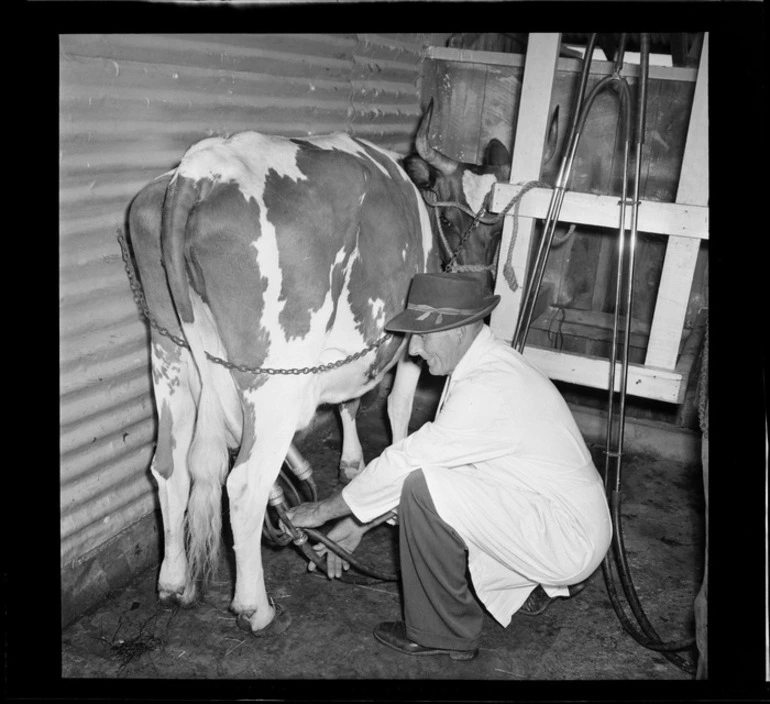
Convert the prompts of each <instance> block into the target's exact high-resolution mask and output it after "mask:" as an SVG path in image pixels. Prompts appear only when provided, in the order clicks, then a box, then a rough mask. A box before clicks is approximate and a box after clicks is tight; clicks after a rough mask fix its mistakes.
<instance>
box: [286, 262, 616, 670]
mask: <svg viewBox="0 0 770 704" xmlns="http://www.w3.org/2000/svg"><path fill="white" fill-rule="evenodd" d="M499 300H500V297H499V296H494V295H485V293H484V290H483V288H482V284H481V281H480V279H479V278H477V277H475V276H472V275H463V274H418V275H416V276H415V277H414V280H413V281H412V286H411V289H410V291H409V298H408V301H407V308H406V310H405V311H403V312H402V313H400V314H398V315H397V316H395V318H393V319H392V320H391V321H390V322H389V323H388V324H387V325H386V329H387V330H390V331H393V332H403V333H408V334H411V339H410V341H409V352H410V354H412V355H419V356H420V357H422V358H423V359H424V360H425V361H426V362H427V364H428V369H429V371H430V373H431V374H434V375H447V376H448V379H447V381H446V385H445V387H444V392H443V395H442V399H441V401H440V403H439V410H438V413H437V414H436V418H435V420H434V421H433V422H429V423H426V424H425V425H423V426H422V427H421V428H420V429H419V430H417V431H416V432H414V433H412V434H411V435H409V436H408V437H407V438H405V439H403V440H401V441H400V442H397V443H395V444H393V445H391V446H390V447H388V448H387V449H386V450H385V451H384V452H383V453H382V454H381V455H380V456H379V457H378V458H377V459H375V460H373V461H372V462H370V463H369V464H368V465H367V466H366V468H365V469H364V470H363V471H362V472H361V473H360V474H359V475H358V476H356V477H354V478H353V480H352V481H351V482H350V483H349V484H348V485H347V486H345V487H344V488H343V489H342V490H341V492H339V493H336V494H334V495H332V496H331V497H330V498H328V499H325V500H323V501H319V502H315V503H306V504H302V505H300V506H297V507H295V508H294V509H291V510H290V511H289V518H290V520H292V522H293V523H294V524H295V525H297V526H304V527H316V526H320V525H323V524H324V523H326V522H327V521H330V520H333V519H338V518H342V519H343V520H341V521H339V522H338V523H337V524H336V525H335V526H334V527H333V528H332V530H331V532H330V533H329V536H330V537H331V538H332V539H334V540H336V541H337V542H339V543H340V544H341V545H342V547H345V548H346V549H347V550H349V551H352V550H355V548H356V547H357V546H358V544H359V543H360V541H361V537H362V536H363V534H364V533H365V532H366V530H367V529H368V528H369V525H367V524H371V523H372V522H373V521H374V520H375V519H376V518H378V517H379V516H381V515H382V514H385V513H387V512H388V511H391V510H394V509H395V510H397V512H398V525H399V541H400V542H399V545H400V547H399V552H400V561H401V579H402V587H403V595H404V621H396V622H386V623H381V624H379V625H378V626H377V627H376V628H375V630H374V636H375V638H377V640H378V641H380V642H381V643H383V644H385V645H387V646H389V647H391V648H394V649H396V650H398V651H400V652H402V653H405V654H409V655H439V654H448V655H450V657H452V658H453V659H455V660H470V659H472V658H474V657H475V656H476V655H477V654H478V645H479V639H480V636H481V630H482V624H483V620H484V608H483V607H485V608H486V610H487V611H488V612H489V613H490V614H491V615H492V616H493V617H494V618H495V619H496V620H497V621H498V622H499V623H500V624H502V625H503V626H507V625H508V623H509V622H510V620H511V616H512V615H513V614H514V613H516V612H517V611H518V610H520V609H523V610H524V611H525V612H529V613H541V612H542V610H543V609H544V608H545V607H546V606H547V605H548V604H549V603H550V602H551V601H552V600H553V599H554V598H557V597H564V596H570V594H571V593H575V591H576V590H575V587H574V585H579V584H580V583H582V582H584V581H585V580H586V579H587V578H588V577H589V576H590V575H591V574H592V573H593V572H594V570H596V568H597V567H598V566H599V564H600V563H601V561H602V559H603V557H604V555H605V553H606V551H607V549H608V547H609V544H610V539H611V534H612V528H611V523H610V515H609V510H608V508H607V502H606V499H605V494H604V488H603V484H602V480H601V477H600V476H599V474H598V472H597V471H596V468H595V467H594V465H593V462H592V460H591V455H590V454H589V452H588V449H587V447H586V445H585V442H584V441H583V438H582V436H581V434H580V431H579V430H578V428H577V425H576V424H575V421H574V419H573V417H572V414H571V413H570V410H569V408H568V406H567V404H566V403H565V401H564V399H563V398H562V397H561V395H560V394H559V392H558V391H557V389H556V388H555V386H554V385H553V384H552V383H551V382H550V380H549V379H548V378H547V377H546V376H544V375H543V374H542V373H540V372H539V371H538V370H536V369H535V368H534V367H533V366H532V365H531V364H529V362H527V361H526V360H525V359H524V357H523V356H522V355H521V354H519V353H518V352H517V351H515V350H514V349H513V348H511V347H510V346H509V345H507V344H506V343H504V342H502V341H500V340H498V339H496V338H495V337H494V335H493V334H492V332H491V330H490V329H489V328H488V327H487V326H486V325H485V324H484V323H483V319H484V318H485V317H486V316H487V315H489V313H490V312H491V311H492V309H493V308H494V307H495V306H496V305H497V304H498V302H499ZM351 514H352V515H351ZM316 549H318V550H319V551H322V552H326V549H325V548H321V547H320V546H317V548H316ZM327 565H328V567H327V569H328V571H329V576H330V577H334V576H340V574H341V571H342V569H343V568H345V567H347V565H346V564H344V563H343V561H342V560H341V559H340V558H339V557H337V556H336V555H334V554H333V553H331V552H327ZM469 577H470V581H471V582H472V585H473V591H472V590H471V584H470V583H469ZM571 586H572V587H573V589H572V591H571V590H570V587H571ZM474 592H475V594H474ZM479 601H480V602H481V603H479ZM482 604H483V607H482Z"/></svg>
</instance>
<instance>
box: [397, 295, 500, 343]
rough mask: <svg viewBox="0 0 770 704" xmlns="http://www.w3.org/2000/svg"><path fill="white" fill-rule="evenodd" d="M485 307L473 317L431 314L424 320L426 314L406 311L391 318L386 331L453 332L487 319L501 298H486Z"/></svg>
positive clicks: (495, 296)
mask: <svg viewBox="0 0 770 704" xmlns="http://www.w3.org/2000/svg"><path fill="white" fill-rule="evenodd" d="M484 303H485V305H484V307H483V308H480V309H479V310H478V311H476V312H475V313H472V314H471V315H448V314H447V313H441V314H438V313H431V314H430V315H428V316H427V317H425V319H424V320H419V318H422V317H423V316H424V313H422V312H421V311H416V310H408V309H407V310H405V311H403V312H401V313H399V314H398V315H396V316H394V317H393V318H391V319H390V320H389V321H388V322H387V323H386V324H385V329H386V330H387V331H389V332H405V333H418V334H419V333H427V332H441V331H442V330H451V329H452V328H459V327H462V326H463V325H468V324H469V323H474V322H476V321H477V320H482V319H483V318H486V317H487V316H488V315H489V314H490V313H491V312H492V311H493V310H494V309H495V307H496V306H497V304H498V303H500V296H497V295H493V296H486V297H485V298H484Z"/></svg>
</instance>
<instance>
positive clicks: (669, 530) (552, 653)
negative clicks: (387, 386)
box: [62, 388, 704, 698]
mask: <svg viewBox="0 0 770 704" xmlns="http://www.w3.org/2000/svg"><path fill="white" fill-rule="evenodd" d="M436 400H437V390H436V389H433V388H428V389H427V390H424V391H423V392H422V393H421V394H420V395H419V396H418V398H417V402H416V412H415V414H414V417H413V418H414V419H413V426H415V427H417V426H419V425H420V424H421V423H422V422H425V420H427V419H428V418H429V417H431V415H432V413H433V411H434V409H435V403H436ZM359 418H360V431H361V432H360V434H361V438H362V442H363V443H364V451H365V454H366V457H367V459H369V458H372V457H374V456H376V455H377V454H378V453H379V452H380V451H381V450H382V449H383V448H384V447H385V446H386V445H387V443H388V435H387V432H386V427H387V425H386V422H385V418H384V411H383V404H382V400H381V399H380V398H379V395H378V394H377V393H376V392H372V394H370V395H369V396H368V397H366V398H365V399H364V404H362V409H361V412H360V416H359ZM322 428H323V431H322V432H316V433H315V434H311V435H310V436H307V437H305V438H304V439H303V440H302V442H301V443H300V444H299V449H300V450H301V452H302V453H303V454H304V455H305V457H306V458H308V459H309V460H310V461H311V462H312V464H313V467H314V469H315V475H314V476H315V479H316V481H317V483H318V485H319V492H320V494H321V496H326V495H328V494H329V493H330V492H331V491H332V490H333V489H334V488H335V486H336V473H337V470H336V466H337V462H338V457H339V431H338V429H337V427H336V426H335V425H334V424H333V423H329V424H326V425H324V426H322ZM592 452H594V458H595V461H596V463H597V467H600V468H602V467H603V465H604V460H603V456H602V453H601V448H592ZM623 476H624V479H623V512H622V515H623V529H624V536H625V544H626V548H627V554H628V561H629V564H630V567H631V570H632V574H633V579H634V582H635V586H636V589H637V592H638V594H639V598H640V601H641V603H642V605H643V607H644V609H645V611H646V613H647V616H648V617H649V619H650V621H651V623H652V624H653V626H654V627H655V628H656V630H657V631H658V633H659V634H660V635H661V637H663V638H664V639H681V638H686V637H691V636H694V620H693V600H694V598H695V594H696V592H697V590H698V588H699V586H700V581H701V577H702V569H703V545H704V529H703V518H704V514H703V512H704V505H703V491H702V476H701V468H700V465H699V464H697V465H692V466H688V465H683V464H678V463H674V462H668V461H663V460H659V459H655V458H652V457H638V456H636V457H635V456H628V455H627V456H626V458H625V462H624V473H623ZM357 555H358V556H359V557H360V558H361V559H362V560H363V561H364V562H368V563H370V564H372V565H375V566H378V567H380V568H384V569H387V570H390V571H394V570H395V569H396V568H397V561H396V560H397V530H396V529H394V528H392V527H390V526H388V525H381V526H379V527H378V528H376V529H374V530H373V531H371V532H370V533H368V534H367V535H366V536H365V537H364V541H363V543H362V545H361V547H360V548H359V550H358V551H357ZM231 561H232V556H231V555H228V556H226V559H223V562H222V564H221V566H220V571H219V576H218V579H217V581H216V582H215V583H214V584H213V585H212V586H211V587H210V588H209V590H208V592H207V593H206V594H205V596H204V599H203V601H202V603H200V604H199V605H197V606H196V607H193V608H190V609H173V610H172V609H164V608H162V607H161V606H160V605H159V604H158V601H157V598H156V591H155V580H156V572H155V570H151V571H148V572H146V573H144V574H142V575H140V576H139V577H137V578H136V579H135V581H134V582H133V583H132V584H130V585H129V586H128V587H127V588H125V589H124V590H122V591H121V592H119V593H114V594H111V595H110V596H109V599H108V600H107V601H106V602H105V603H103V604H102V605H100V606H99V607H97V608H96V609H95V610H93V611H92V612H91V613H89V614H87V615H85V616H83V617H82V618H80V619H79V620H78V621H77V622H75V623H74V624H71V625H70V626H69V627H68V628H66V630H64V632H63V634H62V676H63V677H64V678H107V679H110V678H121V679H126V680H132V679H153V680H159V679H161V680H163V679H193V680H203V679H207V680H261V681H264V680H275V681H284V682H286V681H298V680H415V681H416V680H488V681H490V682H489V684H490V685H492V681H495V680H499V681H502V682H505V681H511V680H514V681H524V680H550V681H561V680H691V679H692V675H691V674H688V673H686V672H684V671H683V670H681V669H679V668H678V667H676V666H675V665H674V664H672V663H670V662H669V661H668V660H667V659H666V658H665V657H664V656H663V655H661V654H660V653H656V652H653V651H651V650H647V649H645V648H644V647H642V646H641V645H639V644H637V642H636V641H634V640H633V639H632V638H631V636H629V635H628V634H627V633H626V632H625V630H624V629H623V627H622V625H621V623H620V621H619V619H618V617H617V615H616V614H615V612H614V610H613V608H612V606H611V603H610V601H609V598H608V595H607V589H606V586H605V581H604V578H603V576H602V573H601V570H599V571H597V572H596V573H595V574H594V576H593V577H592V578H591V580H590V582H589V584H588V587H587V588H586V589H585V590H584V591H583V592H582V593H581V594H579V595H578V596H576V597H574V598H572V599H567V600H559V601H557V602H556V603H554V604H553V605H552V606H551V607H550V608H549V609H548V610H547V611H546V612H545V613H543V614H542V615H541V616H538V617H528V616H525V615H521V614H517V615H514V617H513V620H512V622H511V624H510V625H509V626H508V627H507V628H502V627H501V626H500V625H499V624H497V622H495V621H494V620H493V619H492V617H491V616H487V619H486V622H485V626H484V633H483V637H482V642H481V652H480V655H479V657H478V658H477V659H476V660H474V661H471V662H454V661H452V660H450V659H449V658H447V657H420V658H414V657H408V656H404V655H401V654H399V653H397V652H395V651H393V650H390V649H389V648H386V647H384V646H382V645H380V644H379V643H378V642H377V641H375V639H374V638H373V637H372V629H373V628H374V627H375V626H376V625H377V624H378V623H379V622H381V621H385V620H397V619H400V618H401V597H400V593H399V586H398V584H397V583H384V582H378V583H369V584H361V585H359V584H348V583H342V582H339V581H329V580H328V579H326V578H325V577H319V576H317V575H314V574H311V573H308V572H307V571H306V562H305V559H304V558H303V557H302V556H301V555H300V554H299V553H298V552H297V550H296V549H295V548H294V547H293V546H289V547H286V548H282V549H274V548H270V547H266V548H265V550H264V564H265V574H266V579H267V585H268V592H269V593H270V594H272V598H273V599H274V600H275V601H276V602H278V603H279V604H281V605H283V606H284V607H286V608H287V609H288V610H289V611H290V612H291V616H292V625H291V627H290V628H289V630H288V631H287V632H286V633H285V634H283V635H281V636H279V637H276V638H273V639H264V640H262V639H257V638H254V637H252V636H250V635H249V634H247V633H245V632H243V631H241V630H239V629H238V628H237V627H236V624H235V619H234V617H233V615H232V614H231V613H230V612H229V611H228V605H229V603H230V599H231V595H232V588H233V580H232V574H233V569H232V562H231ZM680 655H681V656H682V657H683V658H685V659H687V660H689V661H691V662H692V661H693V659H694V651H693V650H689V651H684V652H682V653H680ZM415 686H417V685H416V684H415ZM506 690H507V688H506ZM112 691H113V692H115V693H119V692H120V690H112ZM260 691H261V692H264V693H267V692H268V691H272V690H260ZM404 691H406V692H407V693H412V694H413V693H416V692H418V690H415V689H412V690H408V689H407V690H404ZM509 693H510V692H509ZM402 694H403V692H401V693H400V694H399V693H397V696H402ZM367 698H369V697H368V696H367Z"/></svg>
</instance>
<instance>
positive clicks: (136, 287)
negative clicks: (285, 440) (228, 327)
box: [118, 229, 393, 375]
mask: <svg viewBox="0 0 770 704" xmlns="http://www.w3.org/2000/svg"><path fill="white" fill-rule="evenodd" d="M118 243H119V244H120V249H121V253H122V255H123V265H124V267H125V270H126V274H127V275H128V283H129V284H130V286H131V291H132V293H133V296H134V301H136V303H137V305H138V306H139V308H140V310H141V311H142V314H143V315H144V317H145V318H147V322H149V323H150V325H152V327H154V328H155V329H156V330H157V331H158V332H159V333H160V334H161V335H163V336H164V337H167V338H169V339H170V340H172V341H173V342H175V343H176V344H177V345H179V346H180V347H184V348H186V349H188V350H189V349H190V345H189V344H188V343H187V341H186V340H183V339H182V338H181V337H177V336H176V335H174V334H173V333H171V332H170V331H169V330H168V329H167V328H164V327H163V326H162V325H160V323H158V321H157V320H156V319H155V316H153V314H152V313H151V312H150V309H149V307H148V306H147V301H146V299H145V297H144V292H143V291H142V285H141V284H140V283H139V281H138V280H137V278H136V274H135V273H134V269H133V265H132V263H131V257H130V255H129V253H128V246H127V244H126V239H125V237H124V236H123V233H122V232H121V231H120V229H118ZM391 337H393V335H392V334H391V333H389V332H387V333H385V334H384V335H383V336H382V337H380V338H379V339H377V340H375V341H374V342H370V343H369V344H368V345H367V346H366V347H364V349H362V350H361V351H360V352H355V353H353V354H350V355H348V356H347V357H345V359H338V360H337V361H336V362H329V363H328V364H319V365H317V366H315V367H300V368H294V369H284V368H274V367H250V366H248V365H246V364H235V363H234V362H228V361H227V360H226V359H222V358H221V357H217V356H215V355H213V354H211V353H209V352H205V354H206V357H207V358H208V359H209V360H210V361H212V362H214V363H215V364H221V365H222V366H223V367H226V368H227V369H230V370H236V371H239V372H246V373H249V374H268V375H275V374H293V375H299V374H319V373H321V372H327V371H330V370H332V369H338V368H339V367H342V366H344V365H346V364H349V363H350V362H353V361H354V360H356V359H359V358H360V357H363V356H364V355H366V354H368V353H369V352H371V351H372V350H373V349H376V348H378V347H380V346H381V345H382V344H384V343H385V342H386V341H387V340H388V339H390V338H391Z"/></svg>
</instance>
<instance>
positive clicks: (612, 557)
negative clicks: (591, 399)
mask: <svg viewBox="0 0 770 704" xmlns="http://www.w3.org/2000/svg"><path fill="white" fill-rule="evenodd" d="M595 42H596V34H592V35H591V38H590V40H589V42H588V46H587V47H586V51H585V56H584V58H583V67H582V71H581V76H580V86H579V89H578V93H577V96H576V98H575V104H574V109H573V113H572V123H571V125H570V132H569V137H568V139H567V143H566V148H565V151H564V156H563V157H562V161H561V166H560V168H559V172H558V175H557V178H556V184H555V187H554V191H553V194H552V197H551V202H550V205H549V208H548V211H547V214H546V218H545V224H544V227H543V235H542V237H541V239H540V245H539V248H538V252H537V255H536V259H535V262H534V265H533V267H534V268H533V272H532V275H531V276H530V277H529V281H528V282H527V286H526V288H525V290H524V293H523V295H522V303H521V308H520V309H519V317H518V320H517V323H516V330H515V332H514V336H513V341H512V345H513V347H514V348H516V349H517V350H518V351H519V352H523V350H524V344H525V342H526V339H527V332H528V330H529V325H530V322H531V319H532V312H533V310H534V306H535V301H536V298H537V293H538V291H539V289H540V283H541V281H542V278H543V272H544V271H545V265H546V261H547V258H548V251H549V249H550V247H551V242H552V240H553V236H554V232H555V229H556V223H557V221H558V217H559V212H560V210H561V206H562V202H563V200H564V193H565V191H566V187H567V184H568V182H569V178H570V174H571V171H572V165H573V162H574V158H575V152H576V151H577V146H578V142H579V140H580V136H581V134H582V131H583V127H584V125H585V122H586V118H587V116H588V112H589V111H590V109H591V106H592V105H593V102H594V100H595V98H596V96H597V95H599V93H601V92H602V91H604V90H606V89H607V88H610V89H612V90H613V91H614V92H615V93H616V94H617V96H618V98H619V101H620V123H621V133H622V136H623V152H624V153H623V177H622V195H621V200H620V217H619V223H620V224H619V227H618V272H617V280H616V290H615V317H614V325H613V336H612V346H611V353H610V357H609V360H610V364H609V379H608V390H609V398H608V413H607V447H606V451H605V452H606V462H605V471H604V486H605V491H606V494H607V501H608V503H609V506H610V514H611V516H612V526H613V542H612V547H611V550H610V552H609V553H608V554H607V557H606V558H605V559H604V562H603V563H602V571H603V573H604V580H605V583H606V585H607V593H608V595H609V597H610V601H611V602H612V606H613V608H614V609H615V612H616V614H617V615H618V618H619V619H620V622H621V623H622V625H623V627H624V628H625V630H626V631H627V632H628V633H629V634H630V635H631V636H632V637H633V638H634V639H635V640H636V641H637V642H638V643H640V644H641V645H643V646H644V647H645V648H648V649H650V650H655V651H658V652H660V653H661V654H662V655H663V656H664V657H666V658H667V659H668V660H669V661H671V662H672V663H674V664H675V665H676V666H677V667H679V668H680V669H682V670H684V671H685V672H688V673H694V672H695V668H694V666H693V665H692V663H690V662H688V661H686V660H684V659H683V658H681V657H679V656H678V655H676V654H675V652H676V651H681V650H686V649H689V648H691V647H692V646H693V645H694V644H695V639H694V638H688V639H684V640H677V641H671V642H664V641H663V640H662V639H661V638H660V637H659V636H658V634H657V633H656V631H655V629H654V628H653V627H652V624H651V623H650V622H649V620H648V619H647V616H646V615H645V613H644V610H643V609H642V607H641V604H640V603H639V598H638V596H637V594H636V589H635V588H634V584H633V582H632V580H631V574H630V571H629V568H628V562H627V559H626V551H625V545H624V542H623V530H622V525H621V518H620V515H621V511H620V506H621V461H622V456H623V432H624V423H625V402H626V386H627V381H628V353H629V342H630V337H631V335H630V327H631V322H630V321H631V304H632V300H633V299H632V297H633V285H632V283H633V280H634V254H635V245H636V235H637V225H638V218H639V203H640V201H639V182H640V173H641V164H642V143H643V142H644V127H645V117H646V103H647V80H648V74H649V59H650V35H649V34H644V33H643V34H641V66H640V74H639V82H638V106H637V107H638V110H637V122H636V135H635V138H634V147H635V155H634V156H635V174H634V193H633V199H632V200H631V201H630V205H631V208H632V211H631V215H632V217H631V229H630V232H629V233H628V237H627V238H626V225H625V223H626V205H627V204H628V203H629V201H628V164H629V151H630V142H631V116H630V113H631V109H630V103H631V100H630V94H631V91H630V88H629V86H628V82H627V81H626V79H625V78H624V77H623V76H621V69H622V67H623V55H624V52H625V43H626V35H625V34H621V36H620V44H619V47H618V51H617V53H616V56H615V62H614V63H615V65H614V70H613V72H612V74H611V75H609V76H606V77H604V78H602V79H601V80H600V81H599V82H598V83H597V84H596V85H595V86H594V87H593V89H592V90H591V92H590V93H589V94H588V97H585V93H586V86H587V83H588V73H589V68H590V65H591V59H592V56H593V51H594V44H595ZM626 239H627V242H626ZM626 247H627V248H628V254H627V255H626V251H625V250H626ZM624 272H625V290H626V296H625V301H623V300H622V298H623V296H622V290H623V285H624ZM621 318H624V319H625V325H626V330H625V332H624V340H623V354H622V355H621V356H620V362H621V381H620V385H619V389H620V390H619V392H616V391H615V366H616V363H617V360H618V340H619V339H620V334H621V331H620V320H621ZM616 396H617V397H618V399H617V400H618V420H617V430H615V427H614V422H615V418H614V416H615V412H616ZM613 561H614V563H615V567H616V571H617V573H618V575H619V577H620V583H621V585H622V587H623V593H624V594H625V597H626V599H627V601H628V603H629V605H630V607H631V611H632V612H633V614H634V616H635V618H636V620H637V623H638V627H637V626H635V625H634V624H633V623H632V622H631V621H630V619H629V618H628V617H627V616H626V613H625V611H624V610H623V607H622V605H621V603H620V600H619V598H618V590H617V587H616V582H615V579H614V575H613V569H612V568H613ZM640 629H641V630H640Z"/></svg>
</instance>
